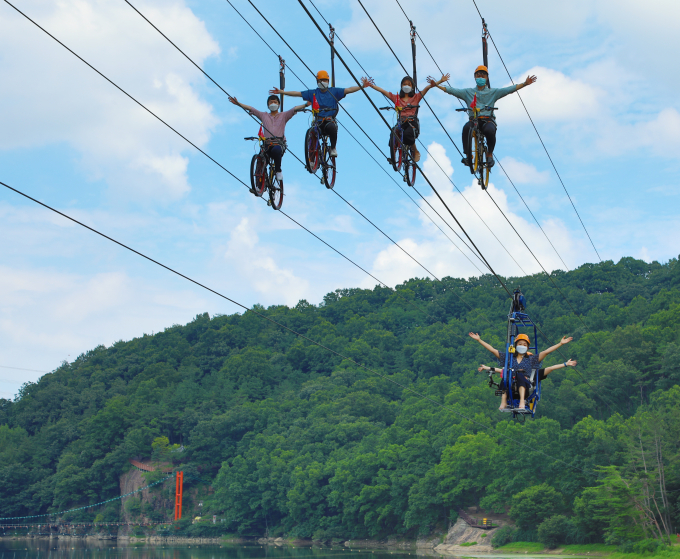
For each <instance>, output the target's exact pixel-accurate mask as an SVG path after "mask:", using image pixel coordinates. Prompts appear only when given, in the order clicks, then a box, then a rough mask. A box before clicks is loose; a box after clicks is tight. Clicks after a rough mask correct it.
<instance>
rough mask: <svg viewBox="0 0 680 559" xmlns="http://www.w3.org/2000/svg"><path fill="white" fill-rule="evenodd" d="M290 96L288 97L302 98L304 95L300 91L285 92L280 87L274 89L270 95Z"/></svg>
mask: <svg viewBox="0 0 680 559" xmlns="http://www.w3.org/2000/svg"><path fill="white" fill-rule="evenodd" d="M281 94H283V95H288V97H302V93H300V92H299V91H283V89H279V88H278V87H274V88H272V89H271V90H270V91H269V95H281Z"/></svg>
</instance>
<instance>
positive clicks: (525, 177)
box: [501, 157, 550, 184]
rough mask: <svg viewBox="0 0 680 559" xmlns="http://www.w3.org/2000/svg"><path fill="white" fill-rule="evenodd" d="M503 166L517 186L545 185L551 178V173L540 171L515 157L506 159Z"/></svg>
mask: <svg viewBox="0 0 680 559" xmlns="http://www.w3.org/2000/svg"><path fill="white" fill-rule="evenodd" d="M501 164H502V165H503V168H504V169H505V170H506V171H507V173H508V175H509V176H510V178H511V179H512V182H514V183H515V184H545V183H546V182H548V178H549V177H550V172H549V171H539V170H538V169H536V167H534V166H533V165H531V164H530V163H524V162H523V161H518V160H517V159H515V158H513V157H504V158H503V159H501Z"/></svg>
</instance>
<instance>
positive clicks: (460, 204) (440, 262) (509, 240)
mask: <svg viewBox="0 0 680 559" xmlns="http://www.w3.org/2000/svg"><path fill="white" fill-rule="evenodd" d="M428 148H429V151H430V153H431V154H432V156H433V157H435V158H436V159H437V161H439V163H440V164H441V166H442V167H443V168H445V169H447V168H448V169H450V166H451V162H450V160H449V159H448V157H447V155H446V150H445V149H444V148H443V147H442V146H440V145H438V144H437V143H435V142H433V143H432V144H430V145H429V146H428ZM423 167H424V170H425V173H426V174H427V175H428V178H429V179H430V180H431V181H432V183H433V184H434V185H435V187H436V188H437V190H438V191H439V193H440V194H441V196H442V197H443V198H444V200H445V201H446V203H447V205H448V206H449V207H450V208H452V210H453V212H454V214H455V215H456V217H457V218H458V220H459V221H460V222H461V224H462V225H463V227H464V228H465V230H466V231H467V233H468V234H469V235H470V237H471V238H472V240H473V241H474V243H475V244H476V245H477V246H478V247H479V249H480V250H481V251H482V252H483V254H484V256H485V257H486V258H487V260H488V261H489V262H490V264H491V265H492V267H494V269H495V270H496V272H498V273H500V274H502V275H513V276H516V275H523V274H524V273H527V274H531V273H535V272H539V271H541V267H540V265H539V264H538V263H537V262H536V260H535V259H534V258H533V257H532V256H531V254H530V253H529V252H528V251H527V249H526V247H525V246H524V244H523V243H522V241H521V240H520V239H519V238H518V236H517V235H516V234H515V233H514V231H513V230H512V228H511V227H510V225H508V223H507V222H506V221H505V219H504V218H503V216H502V215H501V214H500V213H499V211H498V210H497V209H496V207H495V206H494V205H493V203H492V201H491V200H490V199H489V197H488V195H487V194H486V193H485V192H483V191H482V190H481V188H479V186H478V185H477V183H476V182H472V184H471V185H470V186H468V187H467V188H465V189H463V196H465V198H466V199H467V200H468V201H469V202H470V204H472V206H474V208H475V209H476V210H477V212H478V213H479V215H480V216H481V218H482V219H483V220H484V221H485V222H486V223H487V224H488V225H489V227H490V228H491V229H492V230H493V232H494V233H495V234H496V236H497V237H498V238H499V239H500V240H501V241H502V242H503V244H504V245H505V247H506V248H507V249H508V252H509V253H510V254H511V255H512V257H511V256H510V255H508V253H507V252H506V251H505V250H504V249H503V247H502V246H500V244H499V243H498V241H497V240H496V239H494V238H493V236H492V234H491V233H490V232H489V230H488V229H487V227H486V226H485V225H484V223H482V221H481V219H480V218H479V217H477V216H476V215H475V214H474V213H473V212H472V210H470V209H469V206H468V204H467V203H466V202H465V200H463V196H461V194H459V193H458V192H457V191H455V190H454V189H453V186H452V185H451V183H450V182H449V181H448V180H447V179H446V177H444V176H443V175H442V173H441V171H440V170H439V168H438V167H437V166H436V164H435V163H434V161H432V159H431V158H430V157H429V156H428V157H427V158H426V159H425V162H424V165H423ZM488 192H489V194H491V196H492V197H493V198H494V199H495V201H496V203H497V204H498V206H499V207H500V208H501V210H503V213H504V214H505V215H506V216H507V217H508V219H509V220H510V221H511V223H512V225H513V226H514V227H515V229H517V231H518V232H519V234H520V235H521V236H522V238H523V239H524V240H525V241H526V242H527V244H528V245H529V247H530V248H531V250H532V251H533V252H534V254H536V256H537V257H538V258H539V260H540V261H541V263H542V264H543V266H545V268H546V269H547V270H548V271H549V272H550V271H552V270H554V269H558V268H562V269H563V268H564V265H563V264H562V262H561V261H560V259H559V257H558V256H557V255H556V254H555V252H554V250H553V249H552V247H551V246H550V244H549V242H548V241H547V240H546V238H545V236H544V235H543V233H541V231H540V229H539V228H538V227H537V226H536V225H535V224H533V223H530V222H528V221H526V220H525V219H524V218H523V217H521V215H519V214H518V213H517V208H515V207H514V206H513V205H511V204H510V203H509V202H508V199H507V196H506V195H505V192H504V191H503V190H500V189H498V188H496V187H495V186H494V185H493V184H491V183H490V184H489V188H488ZM427 199H428V201H429V202H430V203H431V204H432V205H433V206H434V207H435V208H438V209H439V208H441V212H440V213H442V215H446V214H445V210H444V209H443V208H442V207H441V204H440V203H439V201H438V200H437V198H436V196H435V195H434V194H432V195H430V196H427ZM446 217H447V218H448V216H446ZM447 220H448V221H449V222H450V223H452V224H453V220H451V219H450V218H448V219H447ZM421 225H422V230H421V231H420V235H419V238H415V236H414V235H411V236H409V237H407V238H403V239H401V240H398V242H399V244H400V245H402V246H403V247H404V248H405V249H406V250H408V252H409V253H411V254H412V255H414V256H415V257H416V258H417V259H418V260H419V261H420V262H421V263H422V264H423V265H424V266H426V267H427V268H428V269H430V270H431V271H432V272H433V273H434V274H435V275H437V276H438V277H440V278H441V277H444V276H452V277H470V276H476V275H479V272H477V270H476V269H475V268H474V267H473V266H472V264H471V263H470V261H469V260H468V259H467V258H465V256H463V255H462V254H461V252H460V251H458V250H457V249H456V248H455V247H454V246H453V245H452V244H451V243H450V242H449V241H448V240H446V239H445V238H444V237H443V235H442V234H441V233H440V232H439V231H438V230H437V229H436V228H435V227H434V226H433V225H432V224H431V223H430V222H429V221H427V220H426V218H425V217H424V216H421ZM453 226H454V228H455V229H458V228H457V227H456V226H455V225H453ZM542 226H543V228H544V230H545V231H546V233H547V235H548V236H549V237H550V239H551V240H552V242H553V244H555V246H556V248H557V250H558V251H559V253H560V254H561V255H562V257H563V258H564V259H565V261H566V262H567V264H568V265H569V263H570V262H574V261H576V256H577V254H578V252H577V251H578V250H579V249H580V247H581V243H580V242H579V241H578V240H576V239H574V238H573V237H572V234H571V233H570V231H569V230H568V229H567V228H566V227H565V225H564V223H562V221H561V220H558V219H555V218H552V219H549V220H544V221H543V223H542ZM459 232H460V231H459ZM460 234H461V236H462V237H463V238H465V237H464V234H463V233H462V232H460ZM454 241H455V242H456V244H458V245H459V246H460V247H461V248H462V249H463V250H464V251H465V252H466V254H467V255H468V256H469V258H470V259H472V260H474V261H475V263H476V264H477V265H478V266H480V267H481V268H482V269H483V266H482V265H481V264H480V263H479V261H478V260H476V259H475V258H474V257H473V256H472V255H471V254H470V252H469V251H468V250H467V249H465V248H463V247H462V243H461V242H460V241H459V240H456V239H454ZM466 241H467V239H466ZM468 244H469V243H468ZM512 258H514V259H515V260H516V261H517V263H515V262H513V260H512ZM518 264H519V266H518ZM520 266H521V270H520ZM372 271H374V272H375V273H376V275H378V277H381V278H382V279H383V280H385V281H387V282H388V283H390V284H391V285H394V284H396V283H399V282H401V281H403V280H405V279H408V278H410V277H413V276H419V277H423V276H424V275H425V272H424V271H423V270H422V268H420V267H418V265H417V264H415V263H414V262H413V261H412V260H410V259H409V258H408V256H406V255H405V254H404V253H403V252H402V251H400V250H399V249H398V248H397V247H394V246H390V247H388V248H386V249H385V250H383V251H381V252H380V254H379V255H378V256H377V257H376V259H375V260H374V263H373V269H372Z"/></svg>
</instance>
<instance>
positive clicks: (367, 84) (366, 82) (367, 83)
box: [361, 77, 375, 87]
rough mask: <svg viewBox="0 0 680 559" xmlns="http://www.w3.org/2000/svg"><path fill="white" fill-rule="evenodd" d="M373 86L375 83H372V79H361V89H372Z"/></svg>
mask: <svg viewBox="0 0 680 559" xmlns="http://www.w3.org/2000/svg"><path fill="white" fill-rule="evenodd" d="M374 85H375V82H374V81H373V78H366V77H363V78H361V87H373V86H374Z"/></svg>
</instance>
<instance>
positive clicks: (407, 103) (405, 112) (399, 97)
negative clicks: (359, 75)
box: [362, 74, 450, 163]
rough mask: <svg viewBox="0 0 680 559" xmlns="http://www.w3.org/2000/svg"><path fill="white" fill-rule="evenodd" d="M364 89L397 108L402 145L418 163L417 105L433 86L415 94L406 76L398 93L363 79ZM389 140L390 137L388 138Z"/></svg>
mask: <svg viewBox="0 0 680 559" xmlns="http://www.w3.org/2000/svg"><path fill="white" fill-rule="evenodd" d="M449 77H450V76H449V75H448V74H447V75H445V76H442V79H441V80H439V81H438V82H435V83H436V85H439V84H440V83H443V82H445V81H446V80H448V79H449ZM362 82H364V87H372V88H373V89H375V90H376V91H379V92H380V93H382V94H383V95H384V96H385V97H387V98H388V99H389V100H390V101H392V103H394V106H395V107H397V108H398V114H399V120H400V121H401V126H402V128H403V130H404V144H405V145H407V146H408V147H409V148H410V150H411V154H412V155H413V161H415V162H416V163H418V161H420V152H419V151H418V148H417V147H416V138H417V137H418V136H419V135H420V122H419V121H418V105H419V103H420V100H421V99H422V98H423V97H425V94H426V93H427V92H428V91H430V89H431V88H432V87H434V85H428V86H426V87H425V89H423V90H421V91H419V92H418V93H416V90H415V89H416V88H415V84H414V83H413V80H412V79H411V78H410V77H409V76H406V77H405V78H404V79H403V80H401V86H400V88H399V93H390V92H389V91H386V90H384V89H383V88H381V87H378V86H377V85H375V84H374V83H373V80H369V79H367V78H363V79H362ZM390 139H391V136H390Z"/></svg>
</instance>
